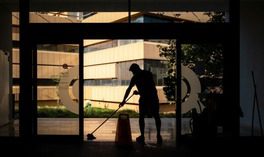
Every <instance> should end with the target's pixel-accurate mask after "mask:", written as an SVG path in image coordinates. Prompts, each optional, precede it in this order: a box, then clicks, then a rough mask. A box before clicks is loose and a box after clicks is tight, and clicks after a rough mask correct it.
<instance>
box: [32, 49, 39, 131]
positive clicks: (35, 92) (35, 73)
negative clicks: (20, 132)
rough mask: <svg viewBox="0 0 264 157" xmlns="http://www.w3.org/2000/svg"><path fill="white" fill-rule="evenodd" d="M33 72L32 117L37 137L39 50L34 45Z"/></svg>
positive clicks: (33, 128)
mask: <svg viewBox="0 0 264 157" xmlns="http://www.w3.org/2000/svg"><path fill="white" fill-rule="evenodd" d="M32 53H33V54H32V56H33V57H32V62H33V64H32V71H33V79H32V80H33V83H32V85H33V101H32V108H33V111H32V113H33V116H32V123H33V124H32V134H33V136H37V132H38V130H37V128H38V127H37V124H38V121H37V119H38V110H37V107H38V83H37V82H38V70H37V69H38V60H37V59H38V57H37V56H38V50H37V45H36V44H32Z"/></svg>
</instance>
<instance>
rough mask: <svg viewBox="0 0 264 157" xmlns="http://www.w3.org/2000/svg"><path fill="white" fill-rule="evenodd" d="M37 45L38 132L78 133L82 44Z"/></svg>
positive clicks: (43, 133) (45, 133)
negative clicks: (80, 52)
mask: <svg viewBox="0 0 264 157" xmlns="http://www.w3.org/2000/svg"><path fill="white" fill-rule="evenodd" d="M37 48H38V53H37V60H38V62H37V78H38V81H37V82H38V87H37V93H38V95H37V100H38V101H37V105H38V118H37V123H38V124H37V126H38V135H79V116H78V113H79V103H78V98H79V82H78V78H79V53H78V48H79V47H78V46H77V45H74V44H70V45H69V44H42V45H38V46H37Z"/></svg>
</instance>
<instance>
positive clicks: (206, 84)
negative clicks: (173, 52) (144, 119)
mask: <svg viewBox="0 0 264 157" xmlns="http://www.w3.org/2000/svg"><path fill="white" fill-rule="evenodd" d="M223 52H224V47H223V45H222V44H212V43H203V44H183V45H182V134H192V135H193V136H205V137H215V136H217V135H221V134H222V131H223V123H222V120H223V115H224V113H223V92H224V91H223V69H224V58H223Z"/></svg>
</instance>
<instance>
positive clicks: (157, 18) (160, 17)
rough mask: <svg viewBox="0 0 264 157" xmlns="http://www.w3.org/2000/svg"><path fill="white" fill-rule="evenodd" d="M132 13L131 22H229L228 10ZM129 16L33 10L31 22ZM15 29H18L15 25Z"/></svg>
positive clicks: (122, 19)
mask: <svg viewBox="0 0 264 157" xmlns="http://www.w3.org/2000/svg"><path fill="white" fill-rule="evenodd" d="M130 15H131V23H190V22H198V23H206V22H218V23H219V22H221V23H226V22H229V13H228V12H192V11H185V12H184V11H182V12H131V13H130ZM14 16H15V15H14ZM128 17H129V14H128V12H31V13H30V22H31V23H128V22H129V21H128ZM212 17H214V20H212ZM14 31H18V30H17V29H16V28H15V27H14Z"/></svg>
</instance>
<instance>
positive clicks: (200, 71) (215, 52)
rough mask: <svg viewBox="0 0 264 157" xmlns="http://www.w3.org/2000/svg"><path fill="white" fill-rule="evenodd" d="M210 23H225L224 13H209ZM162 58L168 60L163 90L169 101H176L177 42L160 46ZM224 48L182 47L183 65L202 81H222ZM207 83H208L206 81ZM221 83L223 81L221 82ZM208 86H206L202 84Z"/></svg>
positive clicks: (165, 62)
mask: <svg viewBox="0 0 264 157" xmlns="http://www.w3.org/2000/svg"><path fill="white" fill-rule="evenodd" d="M205 14H206V15H208V16H209V20H208V22H224V13H222V12H207V13H205ZM159 50H160V56H162V57H165V58H166V59H167V60H166V61H164V64H166V65H167V68H168V70H167V75H166V76H165V77H164V84H165V86H164V87H163V90H164V92H165V95H166V97H167V99H168V100H169V101H175V89H176V40H169V41H168V46H159ZM222 63H223V46H222V45H221V44H208V43H205V44H185V45H182V64H183V65H185V66H188V67H189V68H191V69H192V70H193V71H194V72H195V73H196V74H197V75H198V77H199V78H200V79H203V78H207V79H208V78H210V79H213V80H216V79H217V80H219V78H220V80H221V78H222V77H223V66H222ZM204 82H207V83H208V81H204ZM220 83H221V81H220ZM203 86H207V85H206V84H202V87H203Z"/></svg>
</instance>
